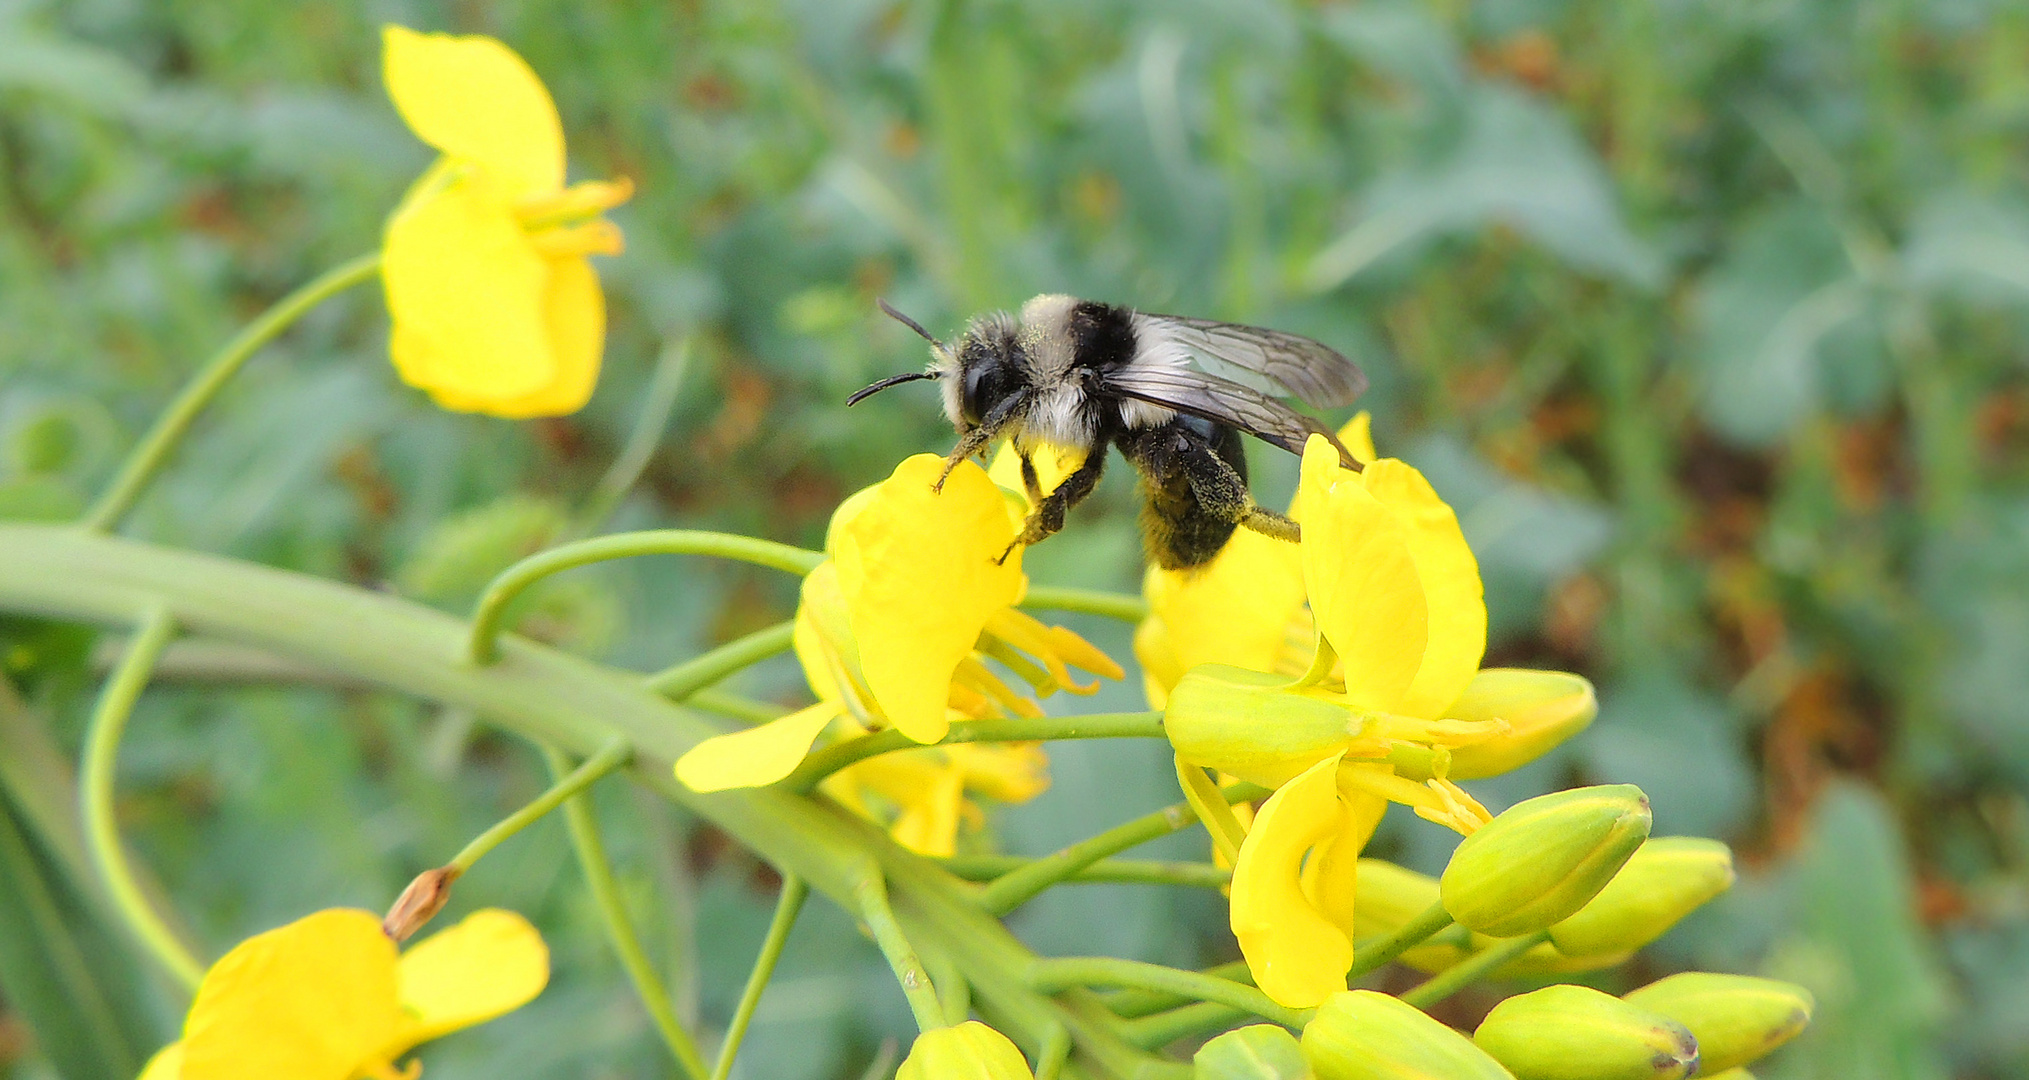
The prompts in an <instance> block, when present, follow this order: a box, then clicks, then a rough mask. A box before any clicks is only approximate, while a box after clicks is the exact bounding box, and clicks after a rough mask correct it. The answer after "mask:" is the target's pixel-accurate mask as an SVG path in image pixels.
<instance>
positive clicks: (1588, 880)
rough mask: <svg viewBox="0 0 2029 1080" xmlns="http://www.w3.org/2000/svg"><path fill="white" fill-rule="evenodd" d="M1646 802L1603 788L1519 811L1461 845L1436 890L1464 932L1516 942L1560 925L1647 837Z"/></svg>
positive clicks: (1628, 787)
mask: <svg viewBox="0 0 2029 1080" xmlns="http://www.w3.org/2000/svg"><path fill="white" fill-rule="evenodd" d="M1649 821H1650V817H1649V800H1648V797H1647V796H1645V795H1643V794H1642V792H1641V789H1640V788H1638V787H1635V786H1634V785H1632V784H1603V785H1600V786H1597V787H1584V788H1573V789H1572V790H1570V791H1559V792H1555V793H1553V794H1549V795H1539V796H1537V797H1536V798H1533V799H1529V800H1527V801H1526V802H1521V803H1517V804H1515V805H1514V806H1512V807H1510V808H1508V810H1507V812H1506V813H1503V814H1501V815H1500V816H1498V817H1496V818H1494V819H1493V820H1492V821H1490V822H1488V823H1487V824H1486V825H1485V826H1483V827H1482V828H1481V829H1480V830H1479V831H1478V832H1475V833H1473V834H1472V835H1471V836H1468V837H1466V838H1465V839H1464V840H1462V841H1460V842H1459V845H1458V850H1457V851H1455V852H1453V853H1452V856H1451V865H1449V866H1447V867H1445V868H1444V877H1443V878H1442V879H1440V880H1439V882H1438V884H1439V888H1440V889H1441V891H1442V894H1443V897H1444V907H1445V910H1447V911H1449V912H1451V917H1452V918H1454V919H1457V920H1458V921H1459V923H1460V925H1462V926H1465V927H1466V928H1468V929H1471V930H1476V931H1479V932H1480V933H1482V934H1490V935H1492V936H1494V937H1518V936H1520V935H1522V934H1528V933H1533V932H1535V931H1537V930H1542V929H1544V928H1545V927H1549V926H1553V925H1555V924H1557V923H1559V922H1562V921H1564V919H1565V918H1567V917H1568V916H1570V915H1571V914H1572V913H1573V912H1575V911H1577V910H1578V909H1579V908H1582V907H1584V906H1585V903H1586V901H1588V900H1591V899H1592V898H1593V896H1595V895H1597V894H1598V892H1599V890H1600V889H1602V888H1605V887H1606V883H1607V882H1608V881H1611V880H1613V875H1614V874H1615V873H1617V872H1619V870H1620V868H1621V866H1622V865H1623V864H1625V863H1626V862H1627V860H1628V857H1629V856H1631V855H1633V854H1634V852H1635V849H1636V848H1638V847H1640V846H1641V843H1642V841H1643V840H1646V839H1648V835H1649Z"/></svg>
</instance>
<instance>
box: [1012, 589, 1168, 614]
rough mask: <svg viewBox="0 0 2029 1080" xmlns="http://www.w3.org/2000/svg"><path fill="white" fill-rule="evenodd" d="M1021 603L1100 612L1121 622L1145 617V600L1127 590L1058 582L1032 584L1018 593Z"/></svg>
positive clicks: (1067, 609) (1056, 608) (1037, 607)
mask: <svg viewBox="0 0 2029 1080" xmlns="http://www.w3.org/2000/svg"><path fill="white" fill-rule="evenodd" d="M1022 606H1023V607H1025V608H1036V609H1039V610H1042V611H1082V612H1084V613H1085V614H1087V615H1104V616H1106V617H1107V618H1109V619H1119V620H1120V621H1122V622H1140V621H1141V620H1143V619H1146V618H1148V601H1146V600H1143V599H1142V598H1141V597H1139V596H1135V595H1133V594H1131V593H1117V592H1104V591H1102V590H1099V589H1070V588H1065V587H1063V586H1059V585H1032V586H1030V587H1029V591H1028V592H1027V593H1025V594H1023V596H1022Z"/></svg>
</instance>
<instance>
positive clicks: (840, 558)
mask: <svg viewBox="0 0 2029 1080" xmlns="http://www.w3.org/2000/svg"><path fill="white" fill-rule="evenodd" d="M943 468H944V462H943V459H942V458H938V457H935V456H933V455H929V454H919V455H917V456H915V457H912V458H909V459H908V460H906V461H903V462H902V463H901V464H900V465H898V466H896V467H895V471H894V473H893V474H892V475H891V476H889V477H888V479H886V480H884V481H882V482H881V483H879V484H876V485H874V486H873V487H870V488H868V489H866V490H865V491H862V492H859V493H858V494H856V495H854V496H852V497H851V498H848V499H847V500H846V501H845V502H844V503H842V504H840V506H839V508H838V510H837V511H836V512H835V513H834V514H833V516H832V520H831V526H830V529H829V531H828V534H827V537H826V541H825V551H826V553H827V555H829V558H828V559H826V560H825V562H823V563H822V564H820V565H819V566H818V567H817V568H816V569H815V570H813V571H811V573H810V574H809V575H808V576H806V577H805V578H804V580H803V588H802V595H801V602H800V603H799V604H798V606H797V609H796V624H795V639H794V640H795V647H796V656H797V659H798V660H799V661H800V662H801V663H802V666H803V673H804V678H805V680H806V681H807V682H808V683H809V685H810V690H811V693H812V694H814V695H815V696H816V697H817V702H816V704H814V705H811V706H809V707H807V708H804V709H800V710H798V711H796V712H793V713H790V714H789V715H787V716H784V717H782V718H781V719H779V720H776V721H774V722H772V723H769V724H764V725H762V726H760V727H757V728H753V729H750V730H747V731H741V732H735V733H733V734H729V735H723V736H720V737H718V738H714V739H708V740H706V741H705V742H703V743H701V744H699V745H698V746H697V747H695V748H693V749H692V750H691V751H690V752H689V753H687V754H685V755H684V756H683V758H682V759H681V760H679V761H678V762H677V767H676V772H677V776H678V778H679V779H681V780H682V781H683V782H684V783H685V784H687V785H689V786H690V787H691V788H692V789H694V790H697V791H718V790H724V789H726V788H735V787H756V786H761V785H765V784H772V783H775V782H777V781H779V780H781V779H783V778H785V777H787V776H788V775H789V774H790V773H791V772H792V771H794V770H795V768H796V766H797V765H798V764H799V763H801V762H802V760H803V759H804V757H805V755H807V754H808V753H809V751H810V748H811V746H812V744H814V743H815V742H816V741H817V739H818V737H819V736H820V735H822V734H824V733H825V732H826V731H827V730H829V731H830V732H831V733H832V735H833V737H834V738H835V739H848V738H853V737H855V736H858V735H863V734H866V733H867V732H869V731H873V730H879V729H886V728H893V729H895V730H898V731H900V732H901V733H902V734H903V735H905V736H907V737H908V738H909V739H910V740H911V741H912V742H916V743H920V744H923V745H922V746H921V747H920V748H919V749H914V750H907V751H903V752H901V753H895V754H887V755H883V756H881V757H878V758H874V759H872V760H869V761H865V762H862V763H859V764H857V765H854V766H852V767H850V768H848V769H845V770H842V771H841V772H839V773H836V774H834V775H833V776H831V777H830V778H829V779H827V780H826V782H825V789H826V790H827V791H828V792H829V793H830V794H832V795H833V796H834V797H836V798H838V799H839V800H840V801H842V802H844V803H846V804H847V805H849V806H853V807H856V808H858V809H860V810H862V811H863V812H866V813H868V814H869V815H870V816H879V817H883V818H887V819H890V820H891V830H892V832H893V834H894V835H895V837H896V839H897V840H899V841H900V842H902V843H903V844H905V845H907V846H909V847H910V848H913V849H915V850H917V851H920V852H924V853H927V854H937V855H949V854H952V853H953V852H954V851H955V850H956V837H957V834H958V827H959V824H960V822H961V820H963V819H964V818H965V817H966V816H967V815H968V814H970V813H976V811H973V810H971V809H970V804H969V803H968V802H967V800H966V795H967V793H977V794H981V795H985V796H988V797H990V798H993V799H997V800H1000V801H1003V802H1021V801H1025V800H1027V799H1030V798H1034V797H1035V796H1036V795H1038V794H1040V793H1041V792H1042V791H1043V790H1044V789H1045V788H1046V787H1047V786H1048V784H1049V781H1048V778H1047V775H1046V772H1045V769H1046V766H1047V762H1046V759H1045V758H1044V756H1043V752H1042V750H1041V748H1040V747H1037V746H1035V745H1033V744H1022V743H1001V744H994V745H976V746H975V745H965V744H958V745H947V746H938V745H935V744H936V743H938V742H940V741H941V740H943V739H944V737H945V735H946V734H947V733H948V732H949V731H950V729H951V724H952V723H953V722H954V721H960V720H977V719H989V718H995V717H1005V716H1010V715H1012V716H1040V715H1042V711H1041V708H1040V707H1039V706H1038V705H1037V703H1036V701H1035V699H1034V698H1033V697H1031V696H1029V695H1026V694H1023V693H1021V692H1020V691H1018V690H1016V689H1015V688H1014V687H1013V686H1011V685H1009V683H1008V682H1007V680H1005V679H1003V678H1002V677H1001V676H1000V675H999V674H997V673H996V672H995V670H994V669H993V668H991V667H989V666H987V661H988V660H989V659H991V660H994V661H996V662H998V663H999V664H1000V665H1001V666H1002V667H1003V668H1004V669H1005V670H1008V671H1011V672H1014V673H1016V675H1017V676H1019V677H1020V678H1021V679H1022V680H1023V681H1025V682H1026V683H1027V685H1028V687H1029V689H1030V690H1031V691H1032V693H1033V694H1034V695H1035V696H1037V697H1042V696H1048V695H1049V694H1052V693H1054V692H1056V691H1057V690H1067V691H1070V692H1071V693H1090V692H1092V691H1093V690H1095V689H1097V684H1096V683H1080V682H1079V681H1078V680H1077V679H1076V678H1075V677H1074V676H1073V675H1072V674H1071V669H1072V668H1077V669H1079V670H1082V671H1086V672H1089V673H1092V674H1095V675H1103V676H1105V677H1108V678H1114V679H1117V678H1120V677H1121V676H1122V674H1123V673H1122V672H1121V670H1120V668H1119V666H1118V665H1116V664H1115V663H1113V661H1112V660H1111V659H1110V658H1108V657H1107V656H1106V654H1105V653H1102V652H1100V651H1099V650H1098V649H1095V648H1093V647H1092V646H1091V645H1090V644H1089V643H1087V642H1086V641H1085V640H1084V639H1082V638H1080V637H1079V636H1078V635H1076V634H1074V633H1072V632H1071V631H1069V630H1066V629H1064V628H1063V627H1060V626H1048V625H1045V624H1043V623H1041V622H1039V621H1037V620H1036V619H1035V618H1033V617H1032V616H1030V615H1027V614H1025V613H1023V612H1022V611H1020V610H1019V609H1017V608H1016V607H1015V606H1014V605H1015V604H1016V603H1018V602H1019V601H1020V600H1021V597H1022V594H1023V592H1024V591H1025V590H1026V589H1027V585H1028V579H1027V578H1026V577H1025V576H1024V575H1023V574H1022V570H1021V550H1020V548H1015V549H1014V550H1013V551H1012V552H1009V551H1008V546H1009V544H1011V543H1012V542H1013V540H1014V538H1015V536H1016V535H1017V533H1018V531H1019V529H1020V527H1021V521H1022V518H1023V516H1024V515H1025V514H1026V513H1027V506H1026V503H1025V502H1023V501H1022V499H1021V498H1020V497H1019V496H1016V495H1013V494H1012V493H1010V492H1008V491H1006V490H1003V489H1002V488H1000V487H998V486H997V485H995V483H994V482H993V480H992V479H991V478H990V477H989V476H988V474H987V472H986V470H984V469H981V468H980V467H979V466H978V465H975V464H973V463H971V462H964V463H961V464H960V465H959V466H958V467H957V468H956V469H954V470H952V472H951V474H950V476H949V477H948V478H947V479H946V480H945V482H944V485H943V488H942V490H941V491H940V490H939V489H938V488H937V487H936V486H935V485H936V481H937V477H938V476H939V474H940V473H942V471H943ZM1004 552H1006V553H1007V558H1006V559H1005V560H1003V559H1001V555H1002V553H1004Z"/></svg>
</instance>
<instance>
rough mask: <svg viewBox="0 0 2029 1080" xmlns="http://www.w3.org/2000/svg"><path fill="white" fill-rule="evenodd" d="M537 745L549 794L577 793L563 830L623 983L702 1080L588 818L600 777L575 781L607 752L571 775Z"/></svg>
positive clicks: (560, 757)
mask: <svg viewBox="0 0 2029 1080" xmlns="http://www.w3.org/2000/svg"><path fill="white" fill-rule="evenodd" d="M539 745H540V746H541V747H542V756H543V760H544V761H546V762H547V763H548V764H549V770H550V779H551V780H553V781H554V782H555V786H553V787H552V788H550V791H551V792H554V791H557V790H558V789H560V788H562V787H564V786H565V785H568V784H572V783H573V782H574V781H575V782H576V787H575V789H574V790H572V791H570V792H567V793H566V794H565V797H564V801H563V808H564V825H565V826H566V828H567V829H568V831H569V832H570V834H571V847H572V848H573V849H575V850H576V851H577V854H578V869H579V870H581V871H582V872H583V873H584V875H585V884H586V886H587V887H589V888H590V889H591V891H592V902H593V903H594V904H596V905H598V908H599V917H600V921H602V922H604V923H605V924H606V937H607V939H608V940H609V941H611V942H612V943H613V951H614V952H615V953H618V954H619V956H620V966H621V967H622V968H625V969H626V971H627V981H629V982H631V983H633V984H634V993H635V996H636V997H639V998H640V999H641V1007H642V1008H644V1009H646V1010H647V1011H648V1018H649V1020H650V1021H651V1022H653V1023H654V1024H655V1030H656V1031H657V1032H658V1033H660V1034H661V1035H662V1042H663V1045H665V1046H667V1047H669V1053H670V1056H671V1057H674V1058H675V1059H676V1063H677V1064H678V1065H679V1066H681V1067H682V1068H683V1071H684V1075H686V1076H688V1077H690V1078H691V1080H705V1074H706V1073H707V1072H708V1071H709V1070H708V1069H707V1068H706V1066H705V1059H704V1056H703V1055H702V1054H699V1053H698V1051H697V1043H696V1042H694V1041H692V1040H691V1037H690V1033H689V1032H687V1031H685V1030H684V1029H683V1023H682V1022H681V1021H679V1020H678V1019H677V1018H676V1009H675V1007H674V1006H673V1005H671V1004H670V1000H669V991H668V990H667V989H665V988H664V987H663V985H662V977H661V976H660V975H657V974H656V972H655V965H654V964H653V963H651V962H649V959H648V954H647V952H645V951H644V950H643V949H642V948H641V938H640V937H639V936H638V935H637V934H635V933H634V922H633V920H632V919H630V918H628V916H627V905H626V902H625V901H623V900H622V899H621V897H620V885H619V883H618V882H616V881H614V880H613V863H612V861H611V860H609V859H608V858H606V843H605V841H603V840H601V839H600V838H599V822H598V819H597V818H596V817H595V816H594V815H593V812H592V800H591V799H590V798H588V797H586V796H585V794H584V789H585V786H586V785H587V784H590V783H591V782H592V781H593V780H595V779H597V778H598V777H597V776H591V777H586V778H585V779H583V780H579V777H580V775H581V774H583V773H585V771H586V770H587V768H589V767H590V766H592V765H593V764H594V763H596V762H598V760H599V758H601V757H604V756H606V754H607V753H609V752H610V749H611V748H609V749H608V750H602V751H600V752H599V754H598V755H596V756H594V757H593V758H592V759H590V760H588V761H586V762H585V763H584V764H583V765H580V766H578V768H576V769H575V770H574V769H572V768H571V759H570V758H569V757H568V756H566V755H565V754H564V752H563V751H562V750H559V749H557V748H556V747H555V746H553V745H551V744H550V743H547V742H543V743H540V744H539ZM625 760H626V755H625V754H622V755H621V756H620V757H619V759H618V760H617V761H615V762H614V763H613V764H612V765H610V766H608V767H607V768H606V769H605V770H604V771H602V772H601V773H600V774H599V775H604V773H605V772H610V771H612V769H613V768H617V767H618V766H619V765H620V764H623V763H624V762H625ZM547 797H548V793H545V794H544V798H547ZM538 801H541V800H538ZM531 805H533V804H531ZM489 831H490V830H489Z"/></svg>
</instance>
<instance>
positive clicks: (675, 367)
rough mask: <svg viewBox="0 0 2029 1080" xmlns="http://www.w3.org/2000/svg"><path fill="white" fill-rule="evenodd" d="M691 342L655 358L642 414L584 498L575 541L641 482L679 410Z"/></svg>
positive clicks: (667, 347)
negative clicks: (673, 412)
mask: <svg viewBox="0 0 2029 1080" xmlns="http://www.w3.org/2000/svg"><path fill="white" fill-rule="evenodd" d="M690 340H691V339H690V335H688V334H686V335H684V336H683V337H681V338H678V339H677V340H675V341H666V342H664V343H663V346H662V351H661V352H660V353H659V354H658V355H657V356H656V358H655V374H654V375H652V376H651V377H650V378H649V381H648V391H647V393H645V394H644V395H642V401H641V411H640V412H639V413H637V414H635V417H634V428H633V430H632V431H629V432H628V433H627V442H626V444H625V445H623V446H622V447H621V448H620V453H619V455H618V456H616V457H615V458H614V459H613V464H611V465H609V466H607V468H606V473H605V475H603V476H601V477H599V482H598V484H596V485H594V486H593V488H592V493H591V494H590V495H588V496H586V497H585V502H584V505H583V507H582V508H581V509H580V510H579V511H578V517H577V521H576V522H574V523H573V525H572V527H571V532H570V536H571V538H572V539H577V538H578V537H581V536H586V535H589V534H591V533H594V532H597V531H599V528H600V527H601V526H603V525H605V524H606V519H608V518H610V517H612V516H613V512H614V511H615V510H618V509H619V508H620V503H621V500H623V499H625V498H626V497H627V493H628V492H629V491H631V490H633V488H634V484H635V482H636V481H638V480H640V479H641V472H642V470H643V469H646V468H647V467H648V462H649V459H650V458H652V457H654V455H655V445H656V444H657V443H659V442H661V441H662V432H663V429H665V428H667V427H668V426H669V411H670V410H671V409H673V408H675V407H676V395H677V394H678V392H680V391H681V390H682V389H683V377H684V375H685V374H686V373H687V372H688V371H689V370H690Z"/></svg>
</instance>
